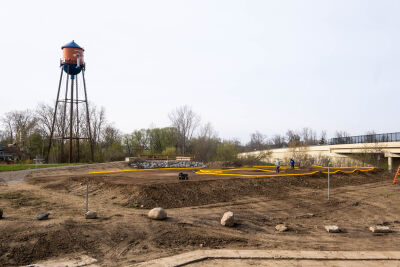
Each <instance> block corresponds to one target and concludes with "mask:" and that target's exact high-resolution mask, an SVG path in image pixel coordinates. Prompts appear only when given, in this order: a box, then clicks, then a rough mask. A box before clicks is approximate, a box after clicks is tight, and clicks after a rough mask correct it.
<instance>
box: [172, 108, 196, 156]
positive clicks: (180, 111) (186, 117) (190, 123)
mask: <svg viewBox="0 0 400 267" xmlns="http://www.w3.org/2000/svg"><path fill="white" fill-rule="evenodd" d="M168 117H169V119H170V121H171V123H172V126H173V127H175V128H176V129H177V131H178V144H179V147H180V150H181V153H182V155H185V152H186V148H187V143H188V141H190V139H191V138H192V136H193V133H194V131H195V130H196V128H197V127H198V126H199V123H200V116H199V115H197V114H196V113H194V111H193V110H192V109H191V108H190V107H189V106H187V105H184V106H181V107H178V108H176V109H175V110H174V111H172V112H171V113H169V115H168Z"/></svg>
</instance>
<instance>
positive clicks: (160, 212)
mask: <svg viewBox="0 0 400 267" xmlns="http://www.w3.org/2000/svg"><path fill="white" fill-rule="evenodd" d="M147 216H148V217H149V218H150V219H153V220H164V219H166V218H167V212H166V211H165V210H164V209H163V208H154V209H152V210H150V211H149V213H148V214H147Z"/></svg>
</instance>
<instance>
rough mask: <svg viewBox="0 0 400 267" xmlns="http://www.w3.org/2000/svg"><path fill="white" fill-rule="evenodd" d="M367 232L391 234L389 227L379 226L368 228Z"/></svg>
mask: <svg viewBox="0 0 400 267" xmlns="http://www.w3.org/2000/svg"><path fill="white" fill-rule="evenodd" d="M369 230H370V231H371V232H373V233H390V232H391V230H390V228H389V226H381V225H377V226H371V227H370V228H369Z"/></svg>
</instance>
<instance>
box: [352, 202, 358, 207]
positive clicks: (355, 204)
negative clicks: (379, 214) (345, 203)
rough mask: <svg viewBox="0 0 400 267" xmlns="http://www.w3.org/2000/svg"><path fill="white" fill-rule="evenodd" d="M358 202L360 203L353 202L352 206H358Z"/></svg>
mask: <svg viewBox="0 0 400 267" xmlns="http://www.w3.org/2000/svg"><path fill="white" fill-rule="evenodd" d="M358 204H359V203H358V202H357V201H356V202H353V203H352V204H351V205H352V206H358Z"/></svg>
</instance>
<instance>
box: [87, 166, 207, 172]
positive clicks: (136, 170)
mask: <svg viewBox="0 0 400 267" xmlns="http://www.w3.org/2000/svg"><path fill="white" fill-rule="evenodd" d="M201 168H204V167H186V168H154V169H133V170H118V171H104V172H89V174H98V173H116V172H141V171H154V170H184V169H201Z"/></svg>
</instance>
